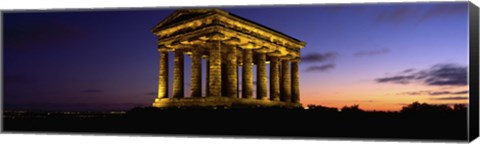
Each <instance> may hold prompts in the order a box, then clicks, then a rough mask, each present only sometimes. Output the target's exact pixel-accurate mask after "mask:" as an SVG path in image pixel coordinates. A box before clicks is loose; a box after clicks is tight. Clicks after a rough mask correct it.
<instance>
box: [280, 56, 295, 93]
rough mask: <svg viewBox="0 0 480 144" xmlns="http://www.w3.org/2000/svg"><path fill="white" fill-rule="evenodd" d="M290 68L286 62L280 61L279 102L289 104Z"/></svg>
mask: <svg viewBox="0 0 480 144" xmlns="http://www.w3.org/2000/svg"><path fill="white" fill-rule="evenodd" d="M290 76H291V75H290V66H289V62H288V61H286V60H282V75H281V82H280V87H281V89H282V90H281V97H280V100H281V101H283V102H290V101H291V99H292V98H291V92H292V91H291V86H290V85H291V84H290Z"/></svg>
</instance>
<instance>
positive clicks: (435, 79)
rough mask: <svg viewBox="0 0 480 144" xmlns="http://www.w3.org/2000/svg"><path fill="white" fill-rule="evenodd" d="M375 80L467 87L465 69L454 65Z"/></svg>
mask: <svg viewBox="0 0 480 144" xmlns="http://www.w3.org/2000/svg"><path fill="white" fill-rule="evenodd" d="M405 71H407V70H404V71H403V72H400V74H397V75H395V76H390V77H384V78H378V79H376V82H378V83H397V84H409V83H412V82H418V81H419V82H423V83H424V84H426V85H430V86H465V85H467V71H468V69H467V67H466V66H459V65H455V64H437V65H434V66H433V67H431V68H430V69H427V70H422V71H418V72H413V70H411V72H408V73H405Z"/></svg>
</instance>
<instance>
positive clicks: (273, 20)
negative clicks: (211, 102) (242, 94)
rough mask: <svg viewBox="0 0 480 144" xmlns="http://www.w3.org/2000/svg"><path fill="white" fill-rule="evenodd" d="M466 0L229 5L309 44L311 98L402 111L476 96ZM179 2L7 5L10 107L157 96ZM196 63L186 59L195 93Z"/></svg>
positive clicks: (126, 103)
mask: <svg viewBox="0 0 480 144" xmlns="http://www.w3.org/2000/svg"><path fill="white" fill-rule="evenodd" d="M467 6H468V3H466V2H455V3H404V4H356V5H347V4H345V5H315V6H275V7H272V6H269V7H266V6H262V7H225V8H223V9H224V10H226V11H228V12H231V13H234V14H236V15H239V16H241V17H244V18H247V19H249V20H252V21H255V22H257V23H260V24H262V25H265V26H268V27H270V28H273V29H275V30H278V31H280V32H283V33H285V34H287V35H290V36H292V37H295V38H297V39H300V40H302V41H305V42H306V43H307V46H306V47H305V48H304V49H302V51H301V53H302V57H303V61H302V62H301V64H300V72H301V74H300V75H301V81H300V82H301V102H302V103H303V104H304V105H306V104H320V105H325V106H332V107H341V106H344V105H352V104H360V107H361V108H365V109H379V110H398V109H399V108H401V106H402V105H404V104H408V103H411V102H414V101H420V102H429V103H446V104H447V103H466V102H467V100H466V99H465V98H467V97H468V92H467V93H465V92H464V93H461V91H468V87H467V84H466V67H467V66H468V41H467V40H468V13H467ZM174 10H175V9H166V8H159V9H143V10H142V9H138V10H97V11H71V12H70V11H67V12H62V11H59V12H42V11H37V12H7V13H4V15H3V20H2V21H3V41H4V45H3V60H4V63H3V64H4V76H3V78H4V79H3V82H4V91H3V92H4V93H3V100H4V101H3V102H4V104H5V106H6V107H5V108H6V109H19V110H20V109H22V110H24V109H26V110H28V109H32V110H56V111H67V110H75V111H104V110H126V109H130V108H132V107H134V106H149V105H151V103H152V102H153V100H154V99H155V97H156V91H157V75H158V62H159V53H158V52H157V51H156V48H157V46H156V37H155V36H154V35H153V34H152V33H151V32H150V29H151V28H152V27H153V26H154V25H155V24H157V23H158V22H160V21H161V20H163V19H164V18H165V17H167V16H168V15H169V14H171V13H172V12H173V11H174ZM170 62H172V63H171V67H173V65H172V64H173V60H170ZM190 63H191V61H190V59H189V58H187V59H186V64H185V66H186V71H185V79H186V81H185V85H186V88H185V89H186V92H185V94H186V95H188V94H189V91H188V89H189V87H188V85H189V79H190V72H189V70H190V69H189V66H190ZM170 73H172V72H170ZM170 80H172V79H171V78H170ZM170 85H171V83H170ZM415 92H416V93H415ZM435 92H437V93H438V92H444V93H442V94H439V95H435V94H436V93H435Z"/></svg>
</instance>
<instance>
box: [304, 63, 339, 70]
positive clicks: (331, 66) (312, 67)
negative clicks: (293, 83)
mask: <svg viewBox="0 0 480 144" xmlns="http://www.w3.org/2000/svg"><path fill="white" fill-rule="evenodd" d="M333 68H335V65H334V64H325V65H320V66H310V67H308V68H307V69H306V70H305V72H314V71H317V72H323V71H327V70H330V69H333Z"/></svg>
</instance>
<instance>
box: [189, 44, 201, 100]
mask: <svg viewBox="0 0 480 144" xmlns="http://www.w3.org/2000/svg"><path fill="white" fill-rule="evenodd" d="M190 96H191V97H202V54H201V53H200V52H199V51H197V50H193V52H192V79H191V86H190Z"/></svg>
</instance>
